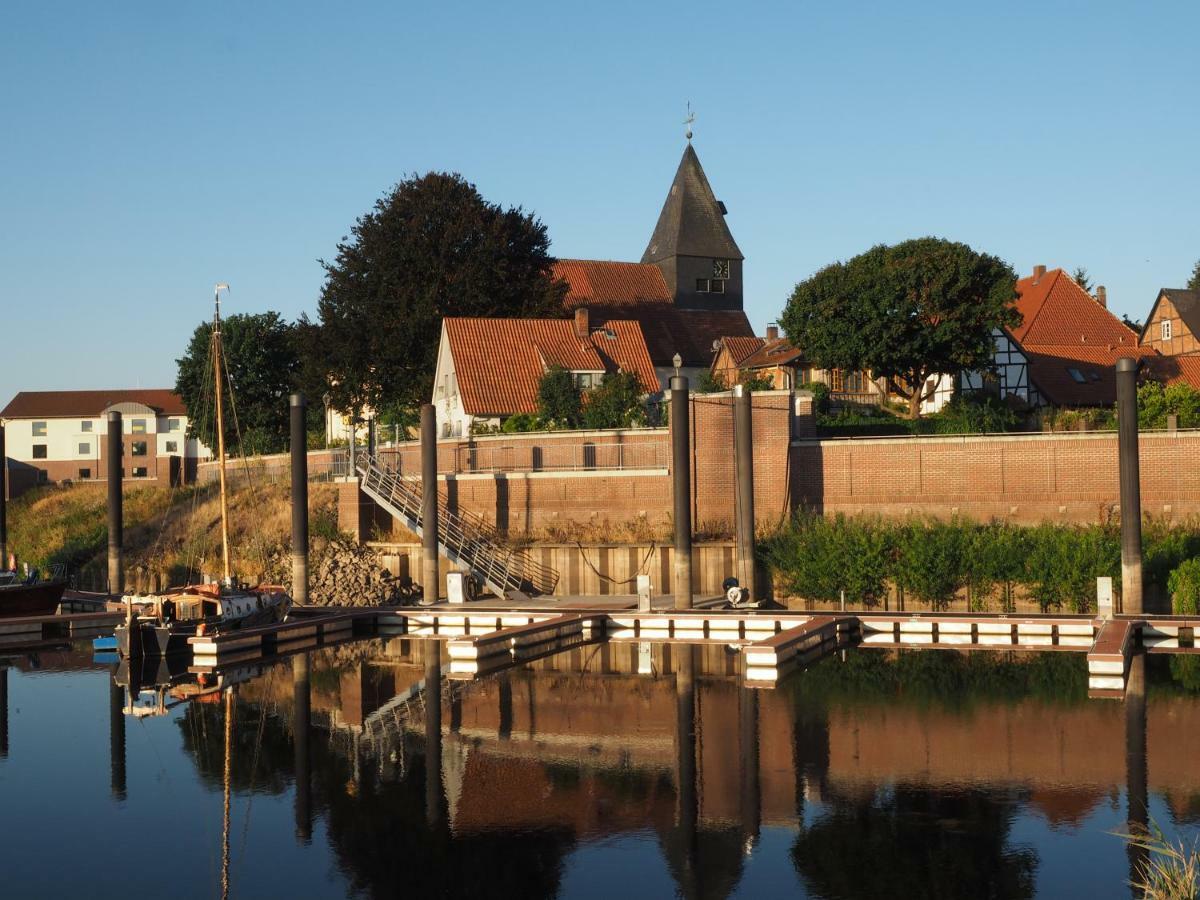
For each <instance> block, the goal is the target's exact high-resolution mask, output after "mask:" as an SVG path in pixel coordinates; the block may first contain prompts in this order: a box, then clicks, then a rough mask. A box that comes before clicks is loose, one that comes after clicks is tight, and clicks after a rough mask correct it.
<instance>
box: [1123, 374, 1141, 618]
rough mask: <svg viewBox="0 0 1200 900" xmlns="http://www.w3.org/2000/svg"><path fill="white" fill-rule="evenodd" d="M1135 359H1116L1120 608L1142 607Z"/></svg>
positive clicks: (1136, 612)
mask: <svg viewBox="0 0 1200 900" xmlns="http://www.w3.org/2000/svg"><path fill="white" fill-rule="evenodd" d="M1138 368H1139V363H1138V361H1137V360H1136V359H1130V358H1129V357H1122V358H1121V359H1118V360H1117V452H1118V456H1119V460H1120V472H1121V612H1123V613H1125V614H1126V615H1133V616H1140V615H1141V614H1142V612H1143V607H1142V489H1141V484H1140V481H1139V479H1140V477H1141V467H1140V465H1139V463H1138V408H1137V373H1138Z"/></svg>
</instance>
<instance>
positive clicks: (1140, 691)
mask: <svg viewBox="0 0 1200 900" xmlns="http://www.w3.org/2000/svg"><path fill="white" fill-rule="evenodd" d="M1147 777H1148V772H1147V766H1146V657H1145V655H1144V654H1142V653H1137V654H1135V655H1134V657H1133V658H1132V659H1131V660H1130V661H1129V680H1128V681H1127V682H1126V684H1125V797H1126V801H1127V802H1128V804H1129V810H1128V816H1127V821H1126V827H1127V830H1128V833H1129V834H1130V835H1131V836H1133V837H1134V838H1138V839H1141V838H1145V837H1146V836H1147V835H1148V834H1149V833H1150V832H1149V826H1150V807H1149V795H1148V786H1147ZM1126 851H1127V852H1128V854H1129V880H1130V881H1131V882H1133V881H1139V880H1140V879H1141V875H1142V872H1143V870H1144V868H1145V865H1146V863H1147V862H1148V861H1149V856H1150V853H1149V851H1148V850H1146V849H1145V848H1143V847H1137V846H1135V845H1133V844H1129V845H1127V847H1126Z"/></svg>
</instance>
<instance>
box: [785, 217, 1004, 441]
mask: <svg viewBox="0 0 1200 900" xmlns="http://www.w3.org/2000/svg"><path fill="white" fill-rule="evenodd" d="M1015 286H1016V275H1015V274H1014V273H1013V270H1012V268H1011V267H1010V266H1009V265H1008V264H1007V263H1005V262H1003V261H1002V260H1000V259H997V258H996V257H994V256H990V255H988V254H986V253H977V252H975V251H974V250H972V249H971V248H970V247H968V246H967V245H966V244H959V243H955V242H953V241H947V240H943V239H940V238H918V239H916V240H911V241H905V242H903V243H900V244H896V245H895V246H892V247H889V246H885V245H882V244H881V245H879V246H877V247H872V248H871V249H870V250H868V251H867V252H865V253H863V254H860V255H859V256H856V257H854V258H853V259H851V260H849V261H848V262H838V263H834V264H832V265H830V266H826V267H825V268H824V269H822V270H821V271H819V272H817V273H816V274H815V275H813V276H812V277H811V278H809V279H808V280H807V281H803V282H801V283H800V284H798V285H796V289H795V290H794V291H793V292H792V296H791V298H790V299H789V300H788V303H787V308H786V309H785V310H784V313H783V316H782V317H781V323H782V324H783V327H784V328H785V329H786V331H787V334H788V337H789V338H790V339H791V341H792V343H793V344H795V345H796V346H798V347H801V348H803V350H804V353H805V355H806V356H807V358H808V359H809V360H810V361H811V362H812V363H813V364H814V365H816V366H819V367H821V368H827V369H851V370H853V369H868V370H870V371H871V372H872V374H873V375H874V376H875V377H877V378H879V377H882V378H885V379H886V380H887V382H888V387H889V390H891V391H893V392H895V393H896V394H898V395H900V396H901V397H903V398H904V399H905V400H906V401H907V403H908V409H909V415H910V416H911V417H912V418H914V419H915V418H916V417H917V416H918V414H919V413H920V408H921V403H922V401H923V400H925V399H927V398H929V397H930V396H932V394H933V390H934V386H935V384H936V376H938V375H943V374H945V375H953V376H957V375H958V374H959V373H961V372H963V371H967V370H974V369H986V368H989V367H990V366H991V365H992V358H993V350H994V341H993V337H992V332H993V331H994V330H995V329H997V328H1001V327H1010V328H1011V327H1015V326H1016V325H1018V324H1019V323H1020V321H1021V316H1020V313H1018V312H1017V310H1016V308H1015V307H1014V306H1013V300H1014V299H1015V297H1016V293H1015Z"/></svg>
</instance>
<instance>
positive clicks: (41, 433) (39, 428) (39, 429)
mask: <svg viewBox="0 0 1200 900" xmlns="http://www.w3.org/2000/svg"><path fill="white" fill-rule="evenodd" d="M33 436H34V437H45V436H46V423H45V422H34V423H33Z"/></svg>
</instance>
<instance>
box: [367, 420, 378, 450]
mask: <svg viewBox="0 0 1200 900" xmlns="http://www.w3.org/2000/svg"><path fill="white" fill-rule="evenodd" d="M378 450H379V432H378V430H377V429H376V427H375V416H371V418H369V419H367V455H369V456H370V457H371V459H374V458H375V454H376V452H377V451H378Z"/></svg>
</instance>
